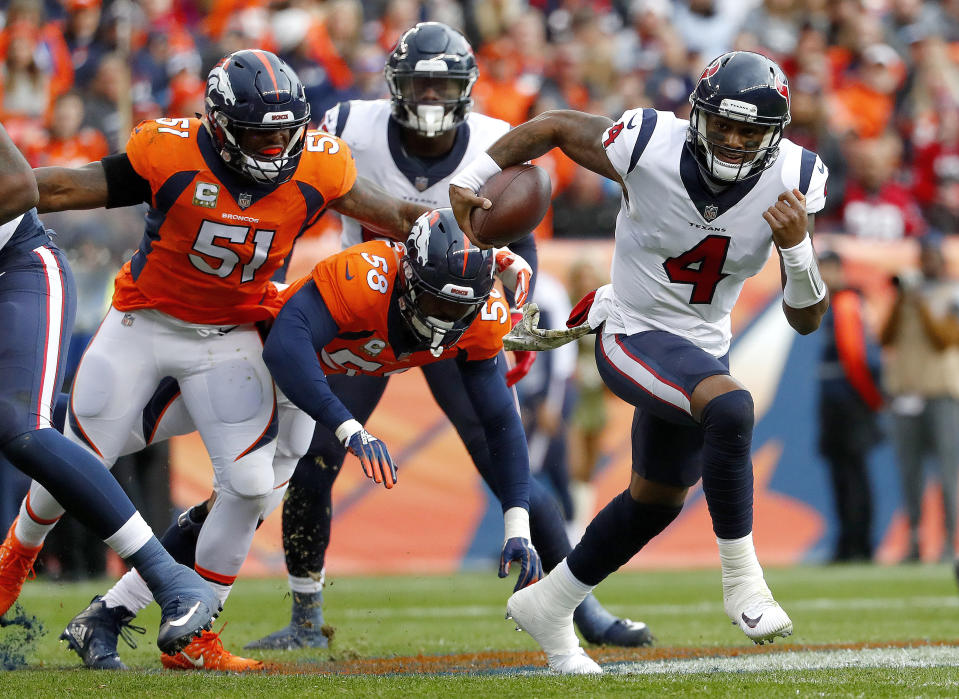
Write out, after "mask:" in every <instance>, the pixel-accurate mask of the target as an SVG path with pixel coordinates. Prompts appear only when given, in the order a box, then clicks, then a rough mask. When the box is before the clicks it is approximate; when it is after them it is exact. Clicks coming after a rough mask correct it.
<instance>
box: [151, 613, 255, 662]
mask: <svg viewBox="0 0 959 699" xmlns="http://www.w3.org/2000/svg"><path fill="white" fill-rule="evenodd" d="M225 627H226V624H223V626H221V627H220V631H219V633H214V632H212V631H204V632H203V633H201V634H200V636H199V637H198V638H194V639H193V640H192V641H190V644H189V645H188V646H187V647H186V648H184V649H183V650H181V651H180V652H179V653H177V654H176V655H161V656H160V662H161V663H163V667H165V668H166V669H167V670H211V671H216V670H218V671H222V672H254V671H256V670H262V669H263V662H262V661H261V660H254V659H253V658H241V657H240V656H239V655H233V653H231V652H230V651H228V650H227V649H226V648H224V647H223V642H222V641H221V640H220V634H221V633H223V629H224V628H225Z"/></svg>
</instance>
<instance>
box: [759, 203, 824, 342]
mask: <svg viewBox="0 0 959 699" xmlns="http://www.w3.org/2000/svg"><path fill="white" fill-rule="evenodd" d="M763 218H764V219H765V221H766V223H768V224H769V228H770V229H771V230H772V237H773V242H774V243H775V244H776V249H777V250H778V251H779V262H780V271H781V274H782V285H783V313H785V315H786V320H787V321H789V324H790V325H791V326H792V327H793V329H795V330H796V332H798V333H799V334H800V335H808V334H809V333H811V332H813V331H814V330H816V329H817V328H818V327H819V323H820V322H821V321H822V317H823V315H824V314H825V313H826V309H828V308H829V292H828V290H827V289H826V285H825V283H824V282H823V280H822V277H821V276H820V275H819V263H818V262H817V261H816V251H815V250H814V249H813V246H812V233H813V230H814V228H815V217H814V216H812V215H809V214H807V213H806V198H805V197H804V196H803V194H802V192H800V191H799V190H798V189H793V190H792V191H786V192H783V193H782V194H780V195H779V199H778V200H777V202H776V203H775V204H773V205H772V206H770V207H769V208H768V209H766V211H765V213H764V214H763Z"/></svg>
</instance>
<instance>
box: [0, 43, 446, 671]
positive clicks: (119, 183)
mask: <svg viewBox="0 0 959 699" xmlns="http://www.w3.org/2000/svg"><path fill="white" fill-rule="evenodd" d="M205 104H206V113H205V116H204V117H203V118H201V119H180V118H163V119H156V120H153V121H146V122H142V123H141V124H139V125H138V126H137V127H136V128H135V129H134V131H133V134H132V135H131V137H130V140H129V142H128V143H127V147H126V152H125V153H120V154H117V155H111V156H108V157H106V158H104V159H103V160H101V161H100V162H95V163H90V164H89V165H86V166H84V167H82V168H59V167H54V168H39V169H38V170H36V177H37V182H38V187H39V193H40V203H39V209H40V210H41V211H60V210H67V209H85V208H95V207H100V206H106V207H108V208H109V207H117V206H129V205H133V204H139V203H141V202H146V203H148V204H149V205H150V209H149V211H148V213H147V215H146V226H145V230H144V235H143V238H142V240H141V243H140V247H139V249H138V250H137V252H136V253H135V254H134V256H133V258H132V259H131V260H130V261H129V262H127V263H126V264H125V265H124V266H123V268H122V269H121V270H120V272H119V274H118V275H117V278H116V285H115V291H114V295H113V301H112V306H111V308H110V309H109V311H108V312H107V315H106V317H105V318H104V320H103V322H102V323H101V325H100V328H99V329H98V331H97V333H96V335H95V336H94V338H93V340H92V341H91V343H90V345H89V347H88V348H87V350H86V352H85V353H84V355H83V358H82V359H81V362H80V366H79V368H78V370H77V376H76V380H75V382H74V385H73V391H72V394H71V401H70V405H69V410H68V415H67V421H66V426H65V433H66V434H67V436H68V437H70V438H71V439H72V440H73V441H74V442H77V443H79V444H81V445H83V446H85V447H86V448H87V449H88V450H89V451H90V452H92V453H93V454H95V455H96V456H98V457H99V459H100V460H101V461H102V463H103V464H105V465H106V466H107V467H112V465H113V463H114V462H115V461H116V458H117V457H118V455H119V454H120V453H121V450H122V449H123V447H124V445H125V444H126V442H127V440H128V438H129V435H130V434H131V432H133V431H134V426H135V424H136V423H137V422H139V421H141V420H142V419H143V415H144V408H146V407H147V406H148V405H149V404H150V402H151V400H152V399H153V397H154V395H155V393H156V391H157V387H158V386H161V389H162V387H163V386H164V385H165V383H164V382H166V383H169V380H170V379H172V380H174V381H175V382H176V385H177V390H178V391H179V392H180V394H181V397H182V400H183V403H184V405H185V406H186V409H187V411H188V412H189V415H190V417H191V418H192V422H193V424H194V425H195V426H196V429H197V430H198V431H199V432H200V435H201V436H202V438H203V443H204V445H205V447H206V449H207V451H208V453H209V455H210V459H211V461H212V463H213V470H214V486H215V489H216V492H217V498H216V500H215V502H214V504H213V506H212V508H211V510H210V513H209V516H208V520H207V525H208V526H205V527H204V528H203V530H202V531H201V532H200V534H199V540H198V542H197V546H196V560H195V568H196V571H197V572H198V573H200V575H201V576H202V577H203V578H205V579H206V581H207V582H208V583H209V584H210V585H211V586H212V587H213V589H214V591H215V592H216V595H217V597H218V598H219V600H220V602H221V603H222V602H223V601H224V600H225V599H226V597H227V595H228V594H229V591H230V587H231V586H232V584H233V582H234V580H235V579H236V576H237V573H238V571H239V568H240V565H241V564H242V562H243V560H244V559H245V557H246V554H247V551H248V549H249V546H250V542H251V540H252V538H253V533H254V531H255V528H256V526H257V523H258V522H259V521H260V518H261V516H262V514H263V507H264V503H265V502H266V501H267V499H268V497H269V496H270V495H271V494H272V493H273V491H274V488H275V486H276V485H278V482H277V481H276V480H275V474H274V469H273V457H274V452H275V448H276V441H275V436H276V429H277V425H276V417H277V413H276V399H275V392H274V385H273V380H272V377H271V376H270V373H269V371H268V369H267V367H266V365H265V364H264V362H263V358H262V350H263V341H262V339H261V333H260V328H258V324H259V323H261V322H262V321H267V320H270V319H272V318H273V317H274V316H275V314H276V312H277V311H278V310H279V308H280V305H281V299H280V295H279V291H278V289H277V287H276V286H275V285H274V284H273V283H271V281H270V279H271V277H272V276H273V274H274V273H275V272H277V270H278V269H280V267H281V266H282V265H283V264H284V262H285V261H286V260H287V258H288V257H289V255H290V253H291V250H292V247H293V244H294V241H295V240H296V239H297V238H298V237H299V236H300V235H302V234H303V233H304V232H305V231H306V230H307V229H309V228H310V227H311V226H312V225H313V224H315V223H316V221H317V219H318V218H319V217H320V215H321V214H322V213H323V211H324V210H325V209H326V208H328V207H329V208H333V209H335V210H337V211H339V212H341V213H343V214H346V215H349V216H353V217H356V218H359V219H362V220H364V222H365V223H366V225H368V226H370V227H372V228H375V229H377V230H379V231H381V232H382V233H384V234H386V235H392V236H394V237H396V238H397V239H401V238H405V236H406V234H407V233H408V232H409V230H410V227H411V226H412V224H413V222H414V221H415V220H416V218H417V217H418V216H419V215H420V214H421V213H423V212H424V211H426V210H427V207H424V206H421V205H418V204H413V203H409V202H403V201H400V200H397V199H395V198H393V197H390V196H389V195H388V194H387V193H386V192H384V191H382V190H381V189H380V188H379V187H377V186H375V185H374V184H372V183H371V182H369V181H367V180H365V179H363V178H361V177H357V174H356V167H355V165H354V163H353V158H352V156H351V154H350V149H349V146H347V145H346V144H345V143H344V142H343V141H341V140H339V139H337V138H336V137H335V136H332V135H330V134H326V133H322V132H318V131H309V130H308V124H309V121H310V108H309V103H308V102H307V100H306V97H305V93H304V88H303V85H302V83H301V82H300V80H299V78H298V77H297V76H296V74H295V73H294V72H293V71H292V70H291V69H290V68H289V66H287V65H286V64H285V63H284V62H283V61H281V60H280V59H278V58H277V57H276V56H275V55H273V54H272V53H269V52H267V51H261V50H243V51H237V52H234V53H232V54H230V55H228V56H226V57H224V58H223V59H222V60H221V61H220V62H219V63H217V65H216V66H215V67H214V68H213V69H212V70H211V71H210V74H209V77H208V80H207V87H206V100H205ZM62 513H63V508H61V507H60V505H59V504H57V502H56V500H54V498H53V497H52V496H51V495H50V493H49V492H47V491H46V490H45V489H44V488H43V487H42V486H41V485H40V484H38V483H34V484H33V485H32V486H31V489H30V493H29V495H28V496H27V498H26V499H25V500H24V502H23V505H22V506H21V509H20V514H19V517H18V518H17V521H16V522H15V525H14V527H13V528H11V531H10V533H9V534H8V537H7V540H6V541H5V542H4V546H7V547H12V548H14V549H16V550H18V551H19V550H23V551H29V552H32V556H33V557H34V558H35V557H36V553H37V552H38V551H39V549H40V546H41V545H42V544H43V540H44V537H45V536H46V534H47V533H48V532H49V530H50V529H51V528H52V527H53V525H54V524H55V523H56V521H57V519H58V518H59V517H60V515H61V514H62ZM31 562H32V561H31ZM21 568H22V566H21ZM18 570H19V569H18ZM17 577H18V578H19V579H16V578H14V577H13V576H11V575H7V571H5V570H4V568H3V560H2V559H0V583H2V584H3V586H4V588H7V587H11V588H14V587H15V588H16V589H17V590H19V586H20V585H22V582H23V579H24V578H25V577H26V572H25V571H24V572H23V575H22V576H20V575H18V576H17ZM7 592H9V591H8V590H5V593H7ZM198 659H201V660H202V661H203V662H204V663H205V666H206V667H210V666H214V667H215V668H216V669H228V670H243V669H256V668H258V667H261V666H262V664H261V663H259V661H251V660H247V659H244V658H237V657H234V656H232V655H230V654H229V653H227V652H226V651H224V650H223V649H222V646H221V645H220V644H219V641H218V639H217V635H216V634H213V633H212V632H207V633H205V634H204V635H203V636H202V637H201V638H200V639H198V640H197V641H195V642H193V643H191V644H190V646H188V647H187V648H185V649H184V650H183V651H181V653H180V654H178V655H177V656H176V657H172V658H170V657H166V656H165V657H164V659H163V662H164V665H165V666H167V667H174V668H180V667H182V668H188V669H192V667H194V666H196V663H197V662H198ZM218 664H222V667H219V666H218Z"/></svg>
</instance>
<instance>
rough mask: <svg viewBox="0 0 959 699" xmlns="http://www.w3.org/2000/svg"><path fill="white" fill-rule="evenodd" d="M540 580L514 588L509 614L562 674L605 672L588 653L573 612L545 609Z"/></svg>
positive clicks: (507, 609) (508, 606)
mask: <svg viewBox="0 0 959 699" xmlns="http://www.w3.org/2000/svg"><path fill="white" fill-rule="evenodd" d="M539 586H540V583H534V584H532V585H529V586H528V587H524V588H523V589H522V590H520V591H519V592H514V593H513V594H512V596H510V598H509V600H508V601H507V602H506V618H507V619H512V620H513V621H515V622H516V627H517V628H518V629H522V630H523V631H525V632H526V633H528V634H529V635H530V636H532V637H533V640H535V641H536V642H537V643H538V644H539V645H540V647H541V648H542V649H543V652H544V653H546V660H547V661H548V662H549V667H550V669H551V670H552V671H553V672H558V673H560V674H562V675H601V674H602V673H603V670H602V668H600V666H599V665H597V664H596V662H595V661H594V660H593V659H592V658H590V657H589V656H588V655H586V651H584V650H583V649H582V647H580V645H579V638H578V637H577V636H576V631H575V630H574V629H573V613H572V612H569V613H568V614H565V615H564V614H563V613H562V612H560V613H559V614H558V615H557V613H555V612H552V611H548V610H547V609H545V607H544V605H543V603H542V601H541V600H540V599H539V596H538V595H537V590H536V588H537V587H539Z"/></svg>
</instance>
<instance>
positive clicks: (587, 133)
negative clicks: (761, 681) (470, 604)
mask: <svg viewBox="0 0 959 699" xmlns="http://www.w3.org/2000/svg"><path fill="white" fill-rule="evenodd" d="M690 102H691V104H692V113H691V115H690V120H689V121H688V122H687V121H684V120H680V119H677V118H676V117H675V116H674V115H673V114H671V113H664V112H657V111H655V110H653V109H635V110H630V111H627V112H626V113H625V114H623V116H622V118H620V119H619V120H617V121H616V122H613V121H611V120H609V119H607V118H605V117H601V116H593V115H590V114H583V113H581V112H574V111H554V112H547V113H545V114H543V115H541V116H539V117H537V118H536V119H533V120H531V121H529V122H527V123H525V124H522V125H520V126H518V127H517V128H515V129H513V130H512V131H511V132H510V133H508V134H506V135H505V136H504V137H503V138H501V139H500V140H499V141H497V142H496V143H495V144H494V145H493V146H491V147H490V148H489V149H488V151H487V153H486V154H484V155H481V156H480V157H479V158H478V159H477V160H475V161H474V162H473V163H471V164H470V165H469V166H468V167H467V168H465V169H464V170H463V171H462V172H461V173H459V174H458V175H457V176H456V177H454V178H453V181H452V184H453V185H454V186H452V187H451V188H450V199H451V202H452V204H453V208H454V211H455V212H456V216H457V219H458V221H459V223H460V225H461V226H462V227H463V228H464V230H465V231H466V232H467V234H471V232H472V231H471V229H470V228H469V212H470V210H471V208H472V207H475V206H488V205H489V204H488V201H487V200H485V199H483V198H481V197H478V196H476V195H475V194H474V193H475V192H476V191H478V189H479V186H480V185H481V184H482V183H483V182H485V181H486V180H487V179H488V178H489V177H490V176H492V175H493V174H494V173H496V172H498V171H499V170H500V169H501V168H505V167H507V166H509V165H515V164H517V163H521V162H525V161H527V160H529V159H530V158H535V157H537V156H540V155H542V154H543V153H545V152H547V151H548V150H550V149H551V148H554V147H559V148H560V149H562V151H563V152H564V153H565V154H566V155H568V156H569V157H571V158H572V159H573V160H575V161H576V162H577V163H579V164H580V165H582V166H584V167H587V168H589V169H590V170H593V171H594V172H597V173H599V174H601V175H604V176H606V177H608V178H609V179H611V180H613V181H614V182H617V183H619V185H620V186H621V187H622V191H623V198H622V205H621V208H620V212H619V217H618V218H617V221H616V244H615V250H614V254H613V264H612V284H610V285H608V286H605V287H601V288H600V289H599V290H598V291H597V292H596V293H595V296H594V297H593V295H592V294H591V295H590V297H587V299H584V300H583V301H582V302H581V303H580V304H579V305H578V306H577V308H576V309H574V311H573V314H572V316H571V318H570V322H571V323H573V324H576V323H577V322H579V323H582V322H583V321H586V322H588V325H589V327H590V328H592V329H594V330H595V332H597V333H598V335H599V337H598V341H597V343H596V362H597V365H598V368H599V370H600V373H601V374H602V376H603V380H604V381H605V382H606V383H607V385H608V386H609V387H610V389H611V390H612V391H613V392H614V393H616V394H617V395H618V396H619V397H621V398H622V399H623V400H625V401H627V402H629V403H630V404H632V405H634V406H636V411H635V416H634V420H633V427H632V439H633V467H632V470H633V473H632V477H631V481H630V484H629V488H627V489H626V490H625V491H623V492H622V493H621V494H620V495H619V496H617V497H616V498H614V499H613V500H612V501H611V502H610V503H609V504H608V505H607V506H606V507H605V508H604V509H603V510H602V511H601V512H600V513H599V514H598V515H597V516H596V517H595V518H594V519H593V521H592V522H591V523H590V525H589V527H588V528H587V530H586V533H585V535H584V536H583V538H582V540H581V541H580V543H579V544H578V545H577V546H576V547H575V548H574V549H573V551H572V552H571V553H570V554H569V555H568V556H567V558H566V559H565V560H564V561H563V562H562V563H560V564H559V565H557V566H556V567H555V568H554V569H553V571H552V572H551V573H550V574H549V575H548V576H546V577H545V578H544V579H543V580H542V581H540V582H538V583H536V584H534V585H531V586H530V587H528V588H526V589H524V590H520V591H518V592H516V593H514V594H513V596H512V597H510V600H509V602H508V604H507V613H508V614H509V615H510V616H511V617H512V618H513V619H514V620H515V621H516V622H517V624H518V625H519V626H520V627H521V628H523V629H524V630H526V631H527V632H529V633H530V634H531V635H532V636H533V638H534V639H535V640H536V641H537V642H538V643H539V644H540V646H542V648H543V650H544V651H545V652H546V655H547V658H548V660H549V664H550V666H551V667H552V668H553V669H554V670H557V671H560V672H566V673H583V674H585V673H597V672H601V669H600V668H599V666H598V665H597V664H596V663H594V662H593V661H592V660H591V659H589V658H588V657H587V656H586V655H585V654H584V653H583V651H582V649H581V648H580V647H579V644H578V643H577V640H576V636H575V634H574V633H573V628H572V624H571V623H570V621H571V620H570V612H571V610H572V609H573V607H575V606H576V604H578V603H579V600H581V599H583V596H584V595H585V594H588V592H589V591H590V590H591V589H592V588H593V587H594V586H595V585H596V584H598V583H599V582H600V581H601V580H603V579H604V578H606V577H607V576H608V575H609V574H610V573H612V572H613V571H615V570H616V569H618V568H619V567H620V566H622V565H623V564H624V563H626V562H627V561H629V559H630V558H632V557H633V556H634V555H635V554H636V553H637V552H638V551H639V550H640V549H641V548H642V547H643V546H645V545H646V543H647V542H648V541H649V540H650V539H652V538H653V537H654V536H656V535H657V534H659V533H660V532H661V531H663V530H664V529H665V528H666V526H667V525H668V524H669V523H670V522H672V521H673V520H674V519H675V518H676V517H677V516H678V515H679V512H680V510H681V509H682V505H683V502H684V500H685V498H686V495H687V493H688V490H689V488H690V487H691V486H693V485H694V484H695V483H696V482H697V481H698V480H699V479H700V478H702V481H703V494H704V496H705V498H706V503H707V505H708V508H709V513H710V516H711V519H712V523H713V531H714V532H715V534H716V537H717V541H718V544H719V554H720V560H721V562H722V583H723V605H724V609H725V611H726V614H727V615H728V616H729V618H730V619H731V620H732V621H733V623H734V624H738V626H739V627H740V628H741V629H742V630H743V632H744V633H745V634H746V635H747V636H748V637H749V638H750V639H752V640H753V641H755V642H756V643H764V642H766V641H772V640H773V639H774V638H775V637H776V636H788V635H789V634H790V633H791V632H792V621H790V619H789V617H788V616H787V614H786V612H785V611H783V609H782V608H781V607H780V606H779V604H777V602H776V601H775V600H774V599H773V596H772V594H771V593H770V591H769V588H768V587H767V585H766V582H765V580H764V578H763V571H762V568H761V567H760V565H759V561H758V560H757V558H756V553H755V549H754V547H753V541H752V507H753V474H752V464H751V461H750V447H751V440H752V430H753V421H754V414H753V402H752V397H751V396H750V394H749V392H748V391H746V390H745V389H744V388H743V386H742V384H740V383H739V382H738V381H736V380H735V379H734V378H733V377H732V376H730V374H729V363H728V349H729V343H730V320H729V315H730V311H731V310H732V308H733V305H734V304H735V302H736V299H737V298H738V297H739V293H740V290H741V289H742V286H743V282H744V281H745V280H746V279H747V278H748V277H750V276H752V275H754V274H756V273H757V272H759V270H760V269H761V268H762V267H763V265H764V264H765V262H766V260H767V259H768V257H769V255H770V254H771V252H772V250H773V248H774V247H775V248H776V250H777V251H778V253H779V256H780V260H781V263H782V265H781V266H782V280H783V290H784V294H783V296H784V298H783V312H784V313H785V315H786V319H787V320H788V322H789V324H790V325H791V326H792V327H793V328H795V329H796V331H798V332H799V333H801V334H806V333H810V332H812V331H814V330H816V328H817V327H818V326H819V322H820V320H821V318H822V315H823V313H825V310H826V308H827V306H828V299H827V292H826V288H825V285H824V284H823V282H822V280H821V278H820V276H819V271H818V268H817V266H816V257H815V254H814V251H813V247H812V243H811V240H810V234H811V233H812V230H813V214H814V213H815V212H817V211H819V210H820V209H822V207H823V204H824V202H825V194H826V177H827V171H826V167H825V165H823V163H822V161H821V160H820V159H819V157H818V156H817V155H816V154H815V153H812V152H810V151H807V150H805V149H803V148H801V147H799V146H797V145H796V144H794V143H791V142H790V141H788V140H786V139H783V138H782V135H783V129H784V127H785V126H786V125H787V124H788V123H789V88H788V86H787V81H786V76H785V75H784V74H783V72H782V70H781V69H780V68H779V66H778V65H776V64H775V63H774V62H773V61H771V60H769V59H768V58H766V57H764V56H761V55H759V54H755V53H750V52H744V51H740V52H732V53H727V54H724V55H722V56H720V57H719V58H717V59H716V60H714V61H713V62H712V63H710V64H709V66H708V67H707V68H706V69H705V70H704V71H703V73H702V75H701V76H700V79H699V82H698V84H697V86H696V89H695V90H694V91H693V93H692V95H691V96H690Z"/></svg>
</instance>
